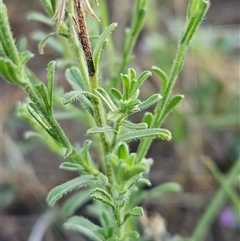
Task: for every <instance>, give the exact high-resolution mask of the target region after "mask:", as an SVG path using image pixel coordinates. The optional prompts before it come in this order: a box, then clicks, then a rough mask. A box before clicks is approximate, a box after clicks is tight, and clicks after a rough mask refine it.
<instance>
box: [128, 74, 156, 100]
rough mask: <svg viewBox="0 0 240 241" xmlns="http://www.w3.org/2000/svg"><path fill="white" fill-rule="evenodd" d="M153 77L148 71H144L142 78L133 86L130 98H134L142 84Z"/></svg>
mask: <svg viewBox="0 0 240 241" xmlns="http://www.w3.org/2000/svg"><path fill="white" fill-rule="evenodd" d="M151 75H152V73H151V72H150V71H148V70H145V71H143V72H142V73H141V74H140V76H139V77H138V79H137V81H136V83H135V84H134V85H133V86H131V91H130V96H133V95H134V94H135V92H136V91H137V90H138V89H139V87H140V86H141V85H142V83H143V82H144V81H145V80H146V79H147V78H148V77H150V76H151Z"/></svg>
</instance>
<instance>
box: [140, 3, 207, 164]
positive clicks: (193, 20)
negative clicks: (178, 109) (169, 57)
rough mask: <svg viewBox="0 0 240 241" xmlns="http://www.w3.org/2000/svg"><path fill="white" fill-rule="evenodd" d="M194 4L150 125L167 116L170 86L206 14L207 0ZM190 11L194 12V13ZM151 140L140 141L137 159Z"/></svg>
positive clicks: (152, 125) (147, 147)
mask: <svg viewBox="0 0 240 241" xmlns="http://www.w3.org/2000/svg"><path fill="white" fill-rule="evenodd" d="M190 4H191V2H190ZM196 6H197V7H196V9H191V15H190V16H188V17H189V19H188V20H187V22H186V25H185V28H184V31H183V33H182V35H181V37H180V40H179V45H178V50H177V54H176V57H175V60H174V62H173V65H172V68H171V72H170V76H169V78H168V84H167V88H166V91H165V93H164V97H163V99H162V100H161V101H160V102H159V103H158V104H157V106H156V108H155V114H154V117H153V121H152V124H151V127H153V128H158V127H159V126H161V125H162V123H163V121H164V120H165V118H166V117H167V115H164V112H165V109H166V106H167V104H168V101H169V98H170V95H171V92H172V88H173V86H174V84H175V82H176V79H177V76H178V74H179V72H180V71H181V69H182V66H183V62H184V59H185V56H186V51H187V48H188V45H189V43H190V41H191V39H192V37H193V35H194V33H195V32H196V30H197V28H198V26H199V25H200V24H201V21H202V19H203V17H204V16H205V14H206V11H207V9H208V7H209V2H208V1H207V0H199V3H198V5H196ZM192 12H194V14H193V13H192ZM151 142H152V140H151V139H144V140H143V141H141V143H140V145H139V148H138V161H141V160H142V158H143V157H144V156H145V155H146V154H147V151H148V149H149V146H150V144H151Z"/></svg>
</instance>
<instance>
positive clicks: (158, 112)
mask: <svg viewBox="0 0 240 241" xmlns="http://www.w3.org/2000/svg"><path fill="white" fill-rule="evenodd" d="M186 50H187V46H186V45H179V48H178V51H177V54H176V58H175V61H174V63H173V66H172V70H171V73H170V76H169V81H168V84H167V88H166V91H165V93H164V97H163V99H162V100H161V101H160V102H159V103H158V104H157V106H156V108H155V114H154V116H153V121H152V124H151V127H152V128H158V127H159V126H161V124H162V123H163V121H164V118H163V117H164V116H163V114H164V111H165V107H166V105H167V103H168V100H169V98H170V95H171V92H172V88H173V86H174V84H175V82H176V79H177V75H178V74H179V72H180V70H181V68H182V64H183V61H184V58H185V56H186ZM151 142H152V140H151V139H144V140H143V141H141V143H140V145H139V148H138V162H140V161H141V160H142V158H144V156H145V155H146V154H147V151H148V149H149V146H150V145H151Z"/></svg>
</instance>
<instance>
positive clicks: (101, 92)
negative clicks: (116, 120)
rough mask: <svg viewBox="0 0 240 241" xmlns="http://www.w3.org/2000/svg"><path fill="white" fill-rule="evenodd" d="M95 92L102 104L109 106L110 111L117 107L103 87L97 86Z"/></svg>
mask: <svg viewBox="0 0 240 241" xmlns="http://www.w3.org/2000/svg"><path fill="white" fill-rule="evenodd" d="M95 92H96V93H97V95H98V96H99V97H100V98H101V100H102V101H103V102H104V104H105V105H106V106H107V107H108V108H109V110H110V111H114V110H116V109H117V107H116V106H115V104H114V103H113V101H112V100H111V98H110V96H109V95H108V93H107V92H106V91H105V90H104V89H103V88H100V87H99V88H97V89H95Z"/></svg>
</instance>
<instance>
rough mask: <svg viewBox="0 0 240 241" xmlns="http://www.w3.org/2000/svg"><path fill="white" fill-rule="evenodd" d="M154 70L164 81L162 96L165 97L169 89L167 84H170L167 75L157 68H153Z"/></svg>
mask: <svg viewBox="0 0 240 241" xmlns="http://www.w3.org/2000/svg"><path fill="white" fill-rule="evenodd" d="M152 70H153V71H154V72H155V73H156V74H157V75H158V76H159V78H160V79H161V80H162V86H161V94H162V95H164V93H165V91H166V88H167V83H168V78H167V75H166V74H165V72H164V71H163V70H161V69H160V68H158V67H157V66H152Z"/></svg>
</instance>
